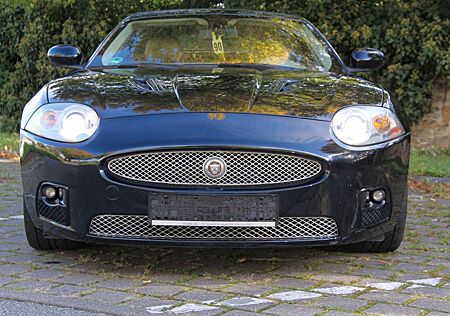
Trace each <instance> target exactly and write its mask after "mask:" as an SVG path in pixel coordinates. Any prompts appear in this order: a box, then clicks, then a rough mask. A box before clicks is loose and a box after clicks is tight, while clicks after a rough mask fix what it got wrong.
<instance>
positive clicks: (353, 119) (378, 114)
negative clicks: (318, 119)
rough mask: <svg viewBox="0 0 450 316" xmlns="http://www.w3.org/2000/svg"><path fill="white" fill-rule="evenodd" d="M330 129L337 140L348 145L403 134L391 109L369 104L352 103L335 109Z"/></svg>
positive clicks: (374, 141)
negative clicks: (337, 109) (352, 104)
mask: <svg viewBox="0 0 450 316" xmlns="http://www.w3.org/2000/svg"><path fill="white" fill-rule="evenodd" d="M331 129H332V132H333V134H334V136H335V137H336V138H337V139H338V140H339V141H341V142H342V143H344V144H347V145H350V146H368V145H374V144H378V143H382V142H386V141H389V140H392V139H394V138H397V137H399V136H401V135H403V134H405V129H404V128H403V126H402V124H401V123H400V121H399V120H398V118H397V117H396V116H395V114H394V113H393V112H392V111H391V110H389V109H387V108H385V107H381V106H370V105H354V106H349V107H345V108H342V109H341V110H339V111H337V112H336V113H335V114H334V116H333V119H332V121H331Z"/></svg>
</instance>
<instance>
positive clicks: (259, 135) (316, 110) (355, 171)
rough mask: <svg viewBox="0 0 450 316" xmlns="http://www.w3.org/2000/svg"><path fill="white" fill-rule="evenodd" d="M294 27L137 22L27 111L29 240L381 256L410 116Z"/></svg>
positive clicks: (272, 22) (76, 62) (373, 56)
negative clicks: (315, 249)
mask: <svg viewBox="0 0 450 316" xmlns="http://www.w3.org/2000/svg"><path fill="white" fill-rule="evenodd" d="M383 57H384V56H383V53H382V52H381V51H378V50H376V49H372V48H362V49H355V50H354V51H353V52H352V54H351V57H350V62H349V64H348V65H347V64H346V63H344V62H343V60H342V59H341V58H340V56H339V55H338V54H337V53H336V51H335V50H334V49H333V47H332V46H331V45H330V43H329V42H328V41H327V40H326V39H325V37H324V36H323V35H322V34H321V33H320V32H319V31H318V30H317V29H316V28H315V27H314V26H313V25H312V24H311V23H310V22H308V21H307V20H305V19H303V18H300V17H298V16H291V15H281V14H275V13H266V12H255V11H228V10H175V11H155V12H144V13H137V14H133V15H131V16H129V17H127V18H126V19H124V20H123V21H122V22H120V24H119V25H118V26H117V27H116V28H115V29H114V30H112V32H111V33H110V34H109V35H108V36H107V37H106V38H105V39H104V40H103V42H102V43H101V44H100V45H99V47H98V48H97V50H96V51H95V52H94V53H93V55H92V56H91V57H90V58H89V59H88V60H87V61H86V62H84V61H83V57H82V53H81V51H80V49H79V48H77V47H75V46H69V45H57V46H54V47H52V48H50V50H49V51H48V58H49V60H50V62H51V63H52V64H54V65H59V66H63V67H69V68H72V69H74V70H75V71H74V72H73V73H71V74H70V75H67V76H64V77H62V78H59V79H56V80H53V81H51V82H49V83H47V84H46V85H45V86H44V87H43V88H42V89H41V90H40V91H39V92H38V93H37V94H36V95H35V96H34V97H33V98H32V99H31V100H30V101H29V102H28V104H26V106H25V108H24V111H23V116H22V121H21V141H20V156H21V158H20V160H21V168H22V179H23V188H24V194H23V204H24V221H25V230H26V235H27V238H28V242H29V244H30V245H31V246H32V247H34V248H36V249H40V250H52V249H59V250H63V249H74V248H77V247H80V246H83V245H86V244H89V243H110V244H113V243H115V244H116V243H127V244H148V245H155V246H156V245H159V246H190V247H207V246H210V247H260V246H269V247H273V246H331V245H341V246H342V248H346V249H348V250H349V251H359V252H386V251H393V250H395V249H396V248H398V247H399V245H400V243H401V241H402V238H403V232H404V229H405V220H406V208H407V207H406V206H407V205H406V204H407V175H408V165H409V146H410V131H409V127H408V124H407V118H406V117H405V115H404V112H403V111H402V108H401V107H399V106H398V105H395V104H394V102H393V100H392V98H391V96H390V95H389V93H388V92H387V91H386V90H384V89H383V88H382V87H381V86H379V85H378V84H375V83H373V82H371V81H368V80H366V79H363V78H361V77H358V76H356V75H355V73H359V72H364V71H369V70H374V69H377V68H379V67H381V66H382V65H383Z"/></svg>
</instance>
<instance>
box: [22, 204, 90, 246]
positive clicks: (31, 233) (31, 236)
mask: <svg viewBox="0 0 450 316" xmlns="http://www.w3.org/2000/svg"><path fill="white" fill-rule="evenodd" d="M23 221H24V225H25V234H26V236H27V241H28V244H29V245H30V246H31V247H33V248H34V249H36V250H59V251H63V250H75V249H79V248H82V247H85V246H86V244H85V243H82V242H79V241H73V240H68V239H64V238H58V239H53V238H45V237H44V233H43V232H42V230H40V229H39V228H37V227H36V226H34V224H33V222H32V221H31V217H30V214H29V212H28V209H27V207H26V205H25V201H24V202H23Z"/></svg>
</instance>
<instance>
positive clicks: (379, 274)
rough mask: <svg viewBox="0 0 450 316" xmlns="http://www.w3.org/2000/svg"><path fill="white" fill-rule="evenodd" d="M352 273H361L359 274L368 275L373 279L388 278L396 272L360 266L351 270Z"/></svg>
mask: <svg viewBox="0 0 450 316" xmlns="http://www.w3.org/2000/svg"><path fill="white" fill-rule="evenodd" d="M352 274H356V275H361V276H366V275H367V276H369V277H371V278H375V279H386V280H388V279H390V277H391V276H392V275H395V274H396V272H393V271H390V270H382V269H373V268H361V269H359V270H356V271H354V272H352Z"/></svg>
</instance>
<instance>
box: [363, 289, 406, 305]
mask: <svg viewBox="0 0 450 316" xmlns="http://www.w3.org/2000/svg"><path fill="white" fill-rule="evenodd" d="M413 297H414V295H411V294H405V293H399V292H394V293H393V292H385V291H377V290H373V291H370V292H367V293H364V294H362V295H360V296H359V297H358V298H360V299H364V300H368V301H378V302H387V303H394V304H403V303H404V302H406V301H408V300H410V299H412V298H413Z"/></svg>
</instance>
